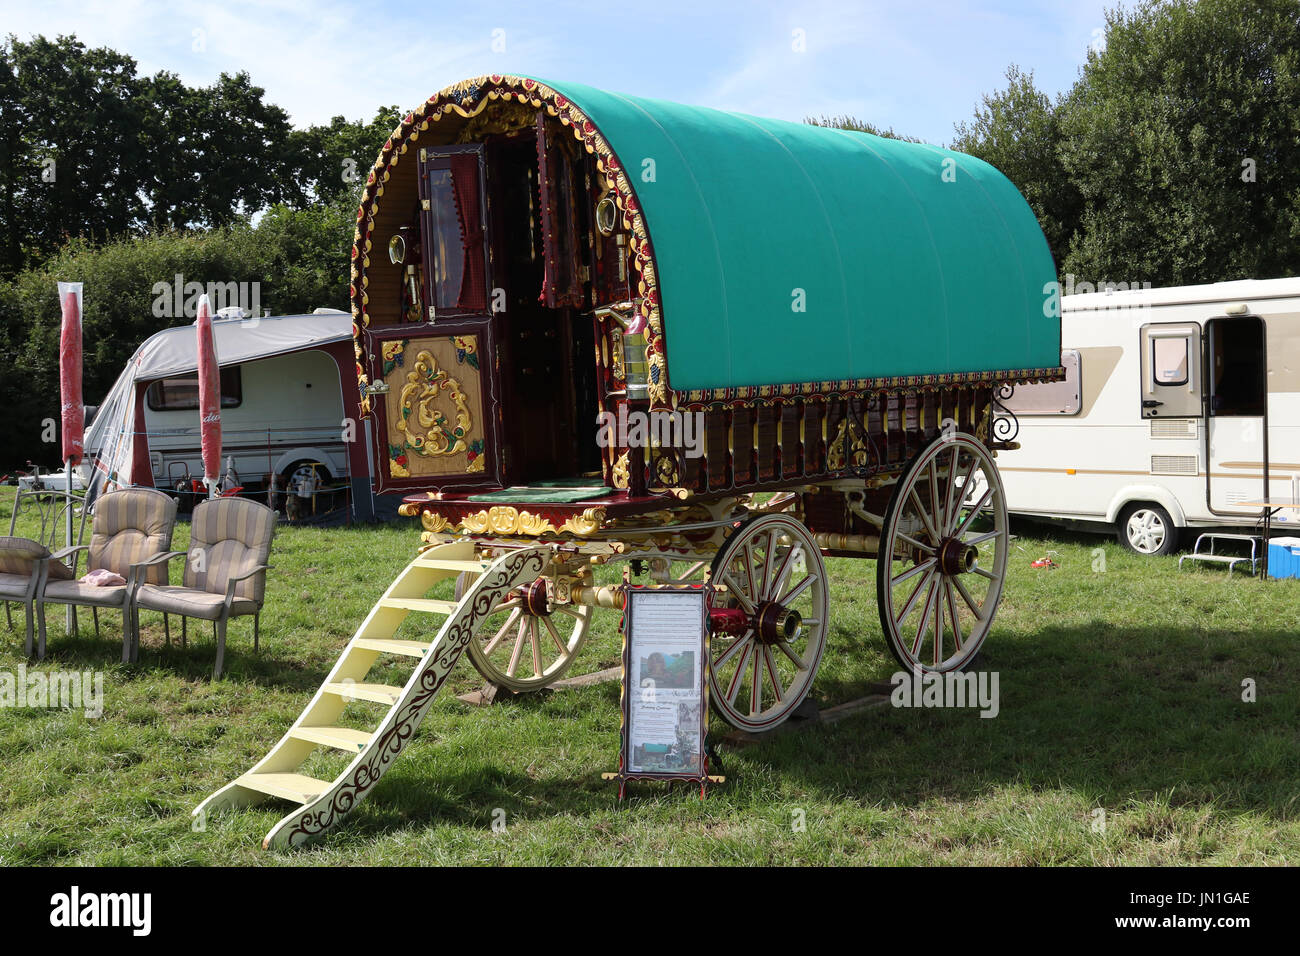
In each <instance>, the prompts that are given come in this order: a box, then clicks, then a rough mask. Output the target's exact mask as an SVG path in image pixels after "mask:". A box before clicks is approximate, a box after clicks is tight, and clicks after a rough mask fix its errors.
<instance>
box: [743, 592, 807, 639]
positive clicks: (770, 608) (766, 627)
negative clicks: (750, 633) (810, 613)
mask: <svg viewBox="0 0 1300 956" xmlns="http://www.w3.org/2000/svg"><path fill="white" fill-rule="evenodd" d="M802 630H803V617H802V616H801V615H800V614H799V612H798V611H796V610H794V609H792V608H788V607H783V606H781V605H780V604H777V603H776V602H775V601H768V602H767V603H765V604H761V605H759V607H758V613H757V614H755V615H754V631H755V633H757V634H758V639H759V640H761V641H762V642H763V643H764V644H776V643H778V642H781V641H793V640H795V639H796V638H798V637H799V632H800V631H802Z"/></svg>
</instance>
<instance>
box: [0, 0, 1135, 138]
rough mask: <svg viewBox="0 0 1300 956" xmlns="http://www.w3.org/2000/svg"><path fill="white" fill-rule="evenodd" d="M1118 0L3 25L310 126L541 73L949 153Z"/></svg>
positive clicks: (664, 6)
mask: <svg viewBox="0 0 1300 956" xmlns="http://www.w3.org/2000/svg"><path fill="white" fill-rule="evenodd" d="M1117 2H1118V0H1040V2H1037V3H1033V2H1028V0H933V2H931V0H919V2H910V3H909V2H906V0H904V2H899V0H888V2H885V0H881V2H876V0H868V2H862V3H817V2H803V0H787V2H771V3H768V2H763V0H755V2H752V3H741V2H712V3H711V2H707V0H697V2H694V3H691V2H679V0H661V2H655V0H632V2H618V0H605V2H602V3H577V2H566V0H558V2H554V0H534V2H532V3H502V2H480V0H465V2H461V3H444V2H410V0H404V2H400V3H388V4H381V3H373V4H372V3H364V2H354V0H346V2H345V0H335V2H322V3H309V2H306V0H260V2H244V0H226V2H222V3H207V2H196V0H172V2H167V3H157V2H145V0H114V2H103V0H41V2H37V3H32V2H30V0H28V2H21V3H19V2H14V0H0V31H3V32H5V33H9V32H13V33H16V34H18V35H19V36H20V37H26V36H30V35H31V34H34V33H44V34H46V35H47V36H53V35H55V34H59V33H75V34H77V36H78V37H80V38H81V39H82V40H83V41H84V42H86V43H87V44H89V45H94V46H99V45H106V46H111V47H113V48H115V49H117V50H120V51H123V52H126V53H129V54H130V55H132V56H133V57H135V58H136V60H137V61H139V63H140V67H141V70H142V71H143V72H146V73H152V72H154V71H157V70H160V69H166V70H170V71H172V72H174V73H177V74H179V75H180V76H181V77H182V79H184V80H185V81H186V82H187V83H190V84H195V85H201V84H206V83H209V82H211V81H212V80H213V79H214V78H215V77H216V76H217V75H218V74H219V73H220V72H222V71H226V72H235V71H237V70H247V71H248V72H249V73H250V74H251V75H252V77H253V80H254V82H256V83H258V84H259V85H261V86H263V87H265V88H266V90H267V98H268V99H269V100H270V101H271V102H273V103H277V104H279V105H280V106H282V107H284V108H285V109H286V110H288V111H289V114H290V116H291V117H292V118H293V121H294V123H295V124H297V125H306V124H310V123H318V122H323V121H327V120H328V119H329V118H330V117H331V116H335V115H339V114H342V115H344V116H347V117H349V118H350V119H358V118H363V117H364V118H369V117H370V116H372V115H373V113H374V109H375V107H377V106H378V105H379V104H381V103H385V104H386V103H394V104H397V105H399V106H402V107H403V108H410V107H412V106H414V105H415V104H416V103H418V102H420V101H422V100H423V99H425V98H426V97H428V96H429V95H430V94H431V93H433V92H434V91H436V90H438V89H439V88H441V87H443V86H445V85H447V84H449V83H452V82H455V81H456V80H460V79H464V78H466V77H469V76H476V75H479V74H483V73H526V74H531V75H535V76H540V77H543V78H548V79H554V80H557V81H558V80H568V81H570V82H581V83H588V84H591V85H593V86H603V87H606V88H610V89H616V90H621V91H625V92H630V93H637V94H640V95H643V96H652V97H660V98H663V99H670V100H677V101H680V102H686V103H696V104H700V105H707V106H715V107H719V108H722V109H733V110H739V111H741V112H746V113H754V114H757V115H760V116H774V117H779V118H783V119H791V120H799V119H802V118H804V117H805V116H807V115H809V114H812V115H821V114H840V113H849V114H852V115H854V116H857V117H859V118H860V119H864V120H867V121H870V122H872V123H875V124H877V125H879V126H885V127H889V126H892V127H894V128H895V129H897V130H898V131H899V132H903V133H909V134H911V135H914V136H919V137H921V138H923V139H926V140H929V141H930V142H939V143H946V142H948V141H949V140H950V139H951V138H952V132H953V123H954V122H956V121H959V120H967V119H969V118H970V116H971V115H972V113H973V110H974V107H975V105H976V103H977V102H978V101H979V97H980V95H981V94H982V93H985V92H989V91H992V90H994V89H996V88H998V87H1000V86H1001V85H1002V82H1003V73H1004V72H1005V70H1006V67H1007V65H1008V64H1010V63H1016V64H1018V65H1019V66H1020V67H1021V68H1022V69H1027V70H1028V69H1032V70H1033V71H1034V73H1035V75H1036V77H1037V79H1038V83H1039V86H1040V87H1041V88H1042V89H1044V90H1046V91H1048V92H1049V93H1053V94H1054V93H1056V92H1057V91H1060V90H1064V89H1067V88H1068V87H1069V86H1070V84H1071V83H1072V82H1073V81H1074V79H1075V77H1076V75H1077V72H1078V68H1079V66H1080V64H1081V63H1082V62H1083V60H1084V57H1085V55H1086V52H1087V49H1088V46H1089V44H1090V43H1094V42H1096V41H1097V39H1098V37H1099V31H1100V29H1101V27H1102V26H1103V24H1104V22H1105V14H1104V11H1105V9H1106V8H1107V7H1113V6H1115V5H1116V3H1117ZM799 41H802V46H803V49H802V50H799V49H796V47H798V46H799V45H800V43H799Z"/></svg>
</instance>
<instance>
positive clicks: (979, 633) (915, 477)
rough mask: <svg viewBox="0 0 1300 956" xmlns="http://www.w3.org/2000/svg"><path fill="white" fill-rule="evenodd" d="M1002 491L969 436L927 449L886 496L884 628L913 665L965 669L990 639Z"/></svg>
mask: <svg viewBox="0 0 1300 956" xmlns="http://www.w3.org/2000/svg"><path fill="white" fill-rule="evenodd" d="M1008 548H1009V536H1008V534H1007V505H1006V496H1005V494H1004V493H1003V490H1002V478H1001V477H1000V476H999V475H998V470H997V467H996V466H995V465H994V463H993V456H992V455H991V454H990V453H989V450H988V449H987V448H986V447H985V446H984V444H983V443H982V442H980V441H978V440H976V439H975V438H973V437H972V436H970V435H964V434H959V435H956V436H941V437H939V438H937V439H935V440H934V441H933V442H931V443H930V444H929V445H927V446H926V447H925V448H923V449H922V450H921V451H920V453H919V454H917V456H916V457H915V458H914V459H913V460H912V463H911V464H910V465H908V467H907V470H906V471H905V472H904V473H903V475H902V477H900V478H899V480H898V483H897V484H896V485H895V487H894V493H893V496H892V497H891V498H890V502H889V510H888V511H887V512H886V514H885V521H884V526H883V527H882V529H881V535H880V550H879V557H878V558H877V560H876V599H877V603H878V605H879V608H880V625H881V627H882V628H883V630H884V632H885V636H886V638H887V639H888V641H889V648H890V650H891V651H893V654H894V657H896V658H897V659H898V662H899V663H900V664H902V665H903V666H904V667H906V668H908V669H911V670H916V669H919V670H923V671H940V672H942V671H950V670H957V669H959V668H962V667H965V666H966V665H967V664H969V663H970V662H971V660H972V659H974V657H975V655H976V654H977V653H978V652H979V649H980V646H981V645H982V644H983V643H984V639H985V638H986V637H987V636H988V632H989V629H990V627H992V625H993V616H994V614H995V613H996V611H997V606H998V600H999V598H1001V596H1002V585H1003V582H1004V580H1005V578H1006V570H1007V552H1008Z"/></svg>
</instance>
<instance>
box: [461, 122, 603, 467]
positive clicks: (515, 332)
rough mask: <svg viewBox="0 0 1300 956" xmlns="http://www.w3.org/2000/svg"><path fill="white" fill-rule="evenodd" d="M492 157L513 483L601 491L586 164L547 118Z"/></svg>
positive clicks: (492, 222) (505, 138)
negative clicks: (587, 486)
mask: <svg viewBox="0 0 1300 956" xmlns="http://www.w3.org/2000/svg"><path fill="white" fill-rule="evenodd" d="M486 151H487V166H488V192H489V196H490V201H489V206H490V209H489V234H490V244H491V250H492V253H491V255H492V272H493V284H494V288H493V290H492V294H493V297H494V302H493V309H494V311H495V312H496V316H495V319H496V324H497V329H498V336H499V341H500V342H501V346H502V354H501V361H500V363H499V366H498V368H499V372H498V374H499V375H500V376H501V390H502V396H503V407H504V408H505V409H506V410H507V414H506V415H505V417H504V421H503V422H502V434H503V461H504V466H505V474H506V482H507V484H512V485H530V484H538V483H547V484H559V483H573V484H575V485H581V484H582V482H583V480H584V476H585V479H586V481H587V483H591V480H592V478H593V477H594V478H595V480H596V481H597V482H598V481H599V474H600V456H599V449H597V448H596V445H595V439H594V436H595V419H596V383H595V373H594V366H595V363H594V362H593V357H594V353H595V334H594V328H593V324H592V319H591V316H590V314H589V313H588V312H587V311H586V308H585V303H586V292H585V286H584V273H585V270H584V269H583V268H582V266H581V264H580V263H581V260H582V256H581V245H580V244H581V237H582V236H583V235H584V228H585V222H584V221H583V217H584V215H585V209H584V204H583V203H582V202H581V197H582V190H583V182H582V179H583V176H584V172H585V166H584V162H585V157H584V156H583V155H582V154H581V150H580V149H579V148H578V145H577V142H576V140H574V138H573V135H572V134H571V133H568V131H566V130H560V131H552V130H550V129H548V128H547V126H546V117H545V115H544V114H543V115H541V116H539V117H538V118H537V122H536V125H535V126H533V127H532V128H528V129H524V130H520V131H517V132H515V133H512V134H509V135H501V136H496V137H490V138H489V139H488V141H487V144H486Z"/></svg>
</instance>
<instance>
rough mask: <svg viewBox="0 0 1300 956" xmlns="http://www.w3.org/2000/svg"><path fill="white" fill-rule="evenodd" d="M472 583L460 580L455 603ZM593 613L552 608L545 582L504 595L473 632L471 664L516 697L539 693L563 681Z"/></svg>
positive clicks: (567, 607) (586, 609) (570, 607)
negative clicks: (552, 684)
mask: <svg viewBox="0 0 1300 956" xmlns="http://www.w3.org/2000/svg"><path fill="white" fill-rule="evenodd" d="M468 583H469V578H468V577H467V576H466V575H465V574H462V575H461V576H460V577H459V578H457V579H456V599H457V600H460V597H461V594H462V593H463V592H464V590H465V588H466V587H467V586H468ZM591 614H592V609H591V608H590V607H585V606H578V605H568V604H562V605H557V606H555V607H551V606H550V605H549V604H548V602H547V600H546V582H545V580H543V579H541V578H538V579H537V580H536V581H534V582H533V583H532V584H529V585H526V586H525V587H522V588H517V589H515V590H514V591H512V592H510V593H509V594H507V595H506V597H505V599H504V600H502V601H501V602H500V603H499V604H497V606H496V607H494V608H493V609H492V612H491V613H490V614H488V615H487V616H486V617H484V618H483V619H482V621H481V622H480V623H479V625H478V627H476V628H475V630H474V638H473V640H471V641H470V644H469V646H468V647H467V648H466V652H467V653H468V654H469V658H470V661H471V662H472V663H473V664H474V666H475V667H476V668H477V669H478V672H479V673H480V674H482V675H483V677H484V679H486V680H488V681H491V682H492V683H493V684H497V685H499V686H501V687H504V688H506V689H507V690H510V691H513V692H514V693H516V694H524V693H528V692H530V691H537V690H541V689H542V688H543V687H546V686H547V685H548V684H551V683H554V682H555V681H557V680H559V679H560V678H561V677H563V676H564V674H565V672H566V671H567V670H568V669H569V666H570V665H571V664H572V663H573V660H574V658H575V657H577V656H578V651H580V650H581V649H582V645H583V642H584V641H586V639H587V631H588V629H589V627H590V624H591Z"/></svg>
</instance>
